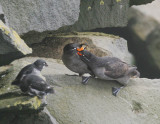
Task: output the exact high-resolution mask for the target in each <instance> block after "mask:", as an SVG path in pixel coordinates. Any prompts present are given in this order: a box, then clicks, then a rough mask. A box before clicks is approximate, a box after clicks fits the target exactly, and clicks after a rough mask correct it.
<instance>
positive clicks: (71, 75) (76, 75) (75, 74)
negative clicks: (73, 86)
mask: <svg viewBox="0 0 160 124" xmlns="http://www.w3.org/2000/svg"><path fill="white" fill-rule="evenodd" d="M65 75H67V76H79V75H77V74H65Z"/></svg>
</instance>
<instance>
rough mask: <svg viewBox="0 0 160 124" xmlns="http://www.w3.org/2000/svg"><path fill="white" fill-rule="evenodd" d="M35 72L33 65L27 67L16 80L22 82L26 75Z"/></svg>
mask: <svg viewBox="0 0 160 124" xmlns="http://www.w3.org/2000/svg"><path fill="white" fill-rule="evenodd" d="M32 71H33V65H32V64H30V65H27V66H25V67H24V68H22V70H21V71H20V72H19V73H18V75H17V77H16V80H20V79H21V78H22V76H23V75H24V74H30V73H32Z"/></svg>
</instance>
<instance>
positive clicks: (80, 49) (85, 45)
mask: <svg viewBox="0 0 160 124" xmlns="http://www.w3.org/2000/svg"><path fill="white" fill-rule="evenodd" d="M86 47H87V44H81V45H80V48H79V47H77V51H79V52H81V51H83V50H84V49H86Z"/></svg>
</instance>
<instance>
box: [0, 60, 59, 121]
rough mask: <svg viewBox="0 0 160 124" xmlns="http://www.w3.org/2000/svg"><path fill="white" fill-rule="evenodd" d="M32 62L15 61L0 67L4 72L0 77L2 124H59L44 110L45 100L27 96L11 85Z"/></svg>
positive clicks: (0, 119)
mask: <svg viewBox="0 0 160 124" xmlns="http://www.w3.org/2000/svg"><path fill="white" fill-rule="evenodd" d="M31 62H32V60H31V61H19V63H17V61H15V62H13V63H12V64H11V65H9V66H2V67H0V70H2V72H3V73H2V74H3V75H2V76H0V101H1V102H0V124H11V123H15V124H22V123H23V124H58V122H57V121H56V120H55V118H54V117H53V116H51V114H50V112H49V111H48V110H47V108H44V107H45V105H44V100H41V99H39V98H38V97H30V96H28V95H25V94H23V93H22V92H21V91H20V89H19V88H18V87H17V86H13V85H11V82H12V81H13V80H14V79H15V77H16V76H17V74H18V73H19V71H20V70H21V69H22V68H23V67H24V66H26V65H28V64H30V63H31ZM4 72H5V74H4ZM0 73H1V72H0ZM43 109H44V110H43ZM42 110H43V111H42Z"/></svg>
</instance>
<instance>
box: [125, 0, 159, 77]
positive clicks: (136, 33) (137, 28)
mask: <svg viewBox="0 0 160 124" xmlns="http://www.w3.org/2000/svg"><path fill="white" fill-rule="evenodd" d="M159 6H160V1H159V0H155V1H154V2H152V3H151V4H147V5H141V6H133V7H132V8H131V9H130V12H129V23H128V29H129V30H130V33H131V39H132V40H131V41H132V44H133V45H132V47H133V49H135V51H134V52H135V55H136V57H137V59H138V64H139V67H140V68H141V70H143V73H144V74H143V75H144V76H146V77H151V78H153V77H154V78H155V77H157V78H158V77H159V75H160V56H159V53H160V47H159V46H160V35H159V34H160V16H159V15H160V9H159ZM131 41H130V42H131Z"/></svg>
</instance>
